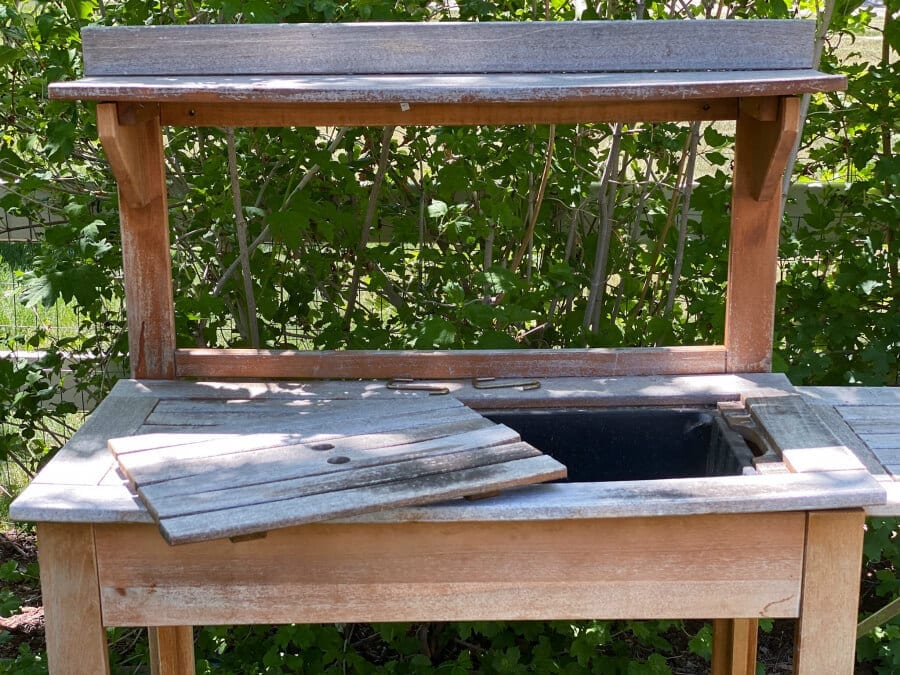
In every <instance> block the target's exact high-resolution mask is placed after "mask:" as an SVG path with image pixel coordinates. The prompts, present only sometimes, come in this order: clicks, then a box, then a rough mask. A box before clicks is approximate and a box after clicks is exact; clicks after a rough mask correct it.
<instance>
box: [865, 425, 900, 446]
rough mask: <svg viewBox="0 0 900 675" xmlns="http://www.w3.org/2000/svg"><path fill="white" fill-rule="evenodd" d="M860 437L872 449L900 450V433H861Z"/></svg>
mask: <svg viewBox="0 0 900 675" xmlns="http://www.w3.org/2000/svg"><path fill="white" fill-rule="evenodd" d="M896 428H897V427H895V429H896ZM859 437H860V438H862V439H863V440H864V441H865V442H866V445H868V446H869V447H870V448H872V450H900V433H881V434H874V433H860V436H859Z"/></svg>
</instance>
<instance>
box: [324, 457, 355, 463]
mask: <svg viewBox="0 0 900 675" xmlns="http://www.w3.org/2000/svg"><path fill="white" fill-rule="evenodd" d="M349 461H350V458H349V457H344V456H343V455H338V456H337V457H329V458H328V463H329V464H346V463H347V462H349Z"/></svg>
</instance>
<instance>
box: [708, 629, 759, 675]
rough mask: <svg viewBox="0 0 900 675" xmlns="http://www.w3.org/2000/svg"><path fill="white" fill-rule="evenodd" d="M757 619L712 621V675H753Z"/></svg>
mask: <svg viewBox="0 0 900 675" xmlns="http://www.w3.org/2000/svg"><path fill="white" fill-rule="evenodd" d="M758 635H759V621H758V620H757V619H716V620H715V621H713V653H712V675H755V674H756V643H757V636H758Z"/></svg>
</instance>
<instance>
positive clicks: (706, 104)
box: [703, 103, 712, 110]
mask: <svg viewBox="0 0 900 675" xmlns="http://www.w3.org/2000/svg"><path fill="white" fill-rule="evenodd" d="M711 107H712V106H710V105H709V103H704V104H703V109H704V110H709V109H710V108H711Z"/></svg>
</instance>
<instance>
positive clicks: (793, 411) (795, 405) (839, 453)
mask: <svg viewBox="0 0 900 675" xmlns="http://www.w3.org/2000/svg"><path fill="white" fill-rule="evenodd" d="M747 407H748V408H749V409H750V414H751V416H752V417H753V418H754V420H755V421H756V423H757V424H758V425H759V427H760V430H761V431H762V433H763V434H764V435H765V437H766V439H767V440H768V441H769V442H770V443H771V444H772V445H773V446H774V447H775V448H777V449H778V450H779V452H780V453H781V456H782V460H783V461H784V463H785V464H786V465H787V466H788V467H789V468H790V469H791V470H792V471H796V472H806V471H840V470H854V469H863V468H864V467H863V464H862V463H861V462H860V461H859V460H858V459H857V458H856V456H855V455H854V454H853V452H852V451H851V450H850V449H849V448H847V447H846V446H845V445H844V444H843V443H841V442H840V441H839V440H838V439H837V437H836V436H835V435H834V433H833V432H832V431H831V430H830V429H829V428H828V427H826V426H825V425H824V424H823V423H822V421H821V420H820V419H819V418H818V416H816V414H815V413H813V412H812V410H811V409H810V407H809V406H808V405H807V403H806V401H804V400H803V398H802V397H801V396H800V395H798V394H794V395H788V396H780V397H778V396H773V397H769V398H749V399H747Z"/></svg>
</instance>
